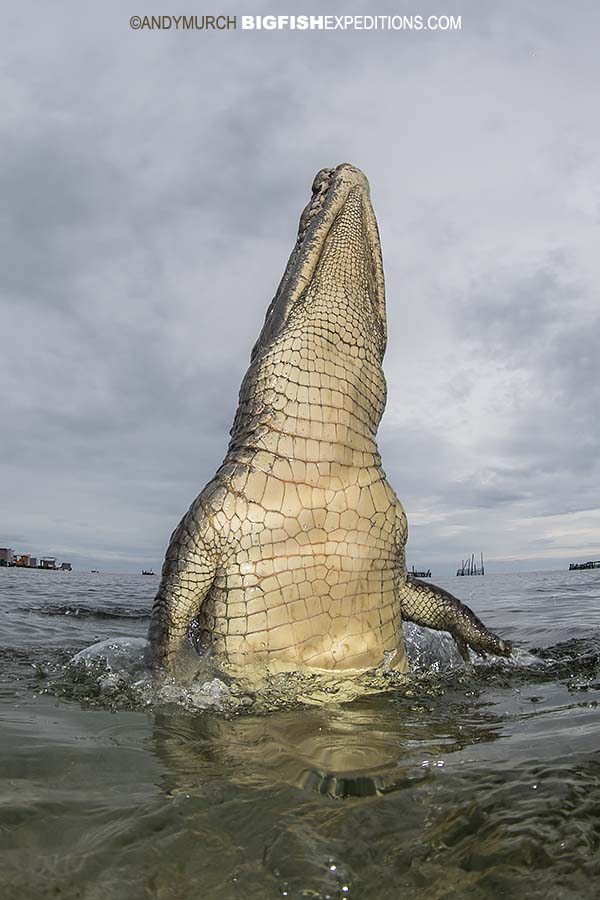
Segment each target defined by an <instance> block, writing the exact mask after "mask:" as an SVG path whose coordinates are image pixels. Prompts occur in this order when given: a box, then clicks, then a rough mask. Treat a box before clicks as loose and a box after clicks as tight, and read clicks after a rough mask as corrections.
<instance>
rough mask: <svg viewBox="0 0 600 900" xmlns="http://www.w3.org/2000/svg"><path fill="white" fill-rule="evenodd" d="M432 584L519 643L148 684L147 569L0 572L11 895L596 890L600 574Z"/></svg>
mask: <svg viewBox="0 0 600 900" xmlns="http://www.w3.org/2000/svg"><path fill="white" fill-rule="evenodd" d="M436 583H439V584H440V585H442V586H444V587H447V588H449V589H450V590H452V591H453V592H454V593H456V594H458V595H459V596H460V597H461V598H462V599H464V600H466V601H467V602H468V603H469V604H470V605H471V606H472V607H473V608H474V609H475V611H476V612H477V613H478V614H479V615H481V617H482V618H483V619H484V621H485V622H486V624H488V625H489V626H490V627H492V628H493V629H494V630H496V631H497V632H498V633H500V634H501V635H502V636H503V637H508V638H510V639H511V640H513V641H514V642H515V644H516V645H517V648H518V649H517V652H516V655H515V659H514V660H511V661H498V660H486V661H483V662H476V663H475V665H473V666H469V667H466V668H465V667H464V666H462V664H460V662H459V660H458V657H457V656H456V654H455V652H454V650H453V647H452V644H451V642H450V641H449V640H448V639H447V638H446V637H445V636H443V635H438V634H433V633H431V632H427V631H425V630H422V629H417V628H414V627H412V626H409V628H408V629H407V631H408V641H407V642H408V648H409V652H410V657H411V661H412V664H413V667H414V669H415V674H414V675H413V676H412V677H411V678H410V679H408V680H401V679H395V678H392V677H390V678H388V679H387V680H386V679H385V678H383V679H382V680H381V681H380V682H379V683H377V684H375V683H371V684H364V685H362V686H361V688H360V690H356V691H355V692H354V693H355V694H356V696H355V697H354V699H351V698H352V691H350V692H349V691H348V686H347V685H343V684H342V685H340V684H335V683H321V682H319V683H317V682H313V681H312V680H311V679H304V680H302V679H296V680H294V679H287V680H286V679H279V680H277V679H274V680H273V682H272V683H271V684H270V685H267V686H266V688H265V690H264V691H263V692H262V693H260V694H256V693H254V692H252V691H251V690H247V689H246V688H245V687H244V686H240V685H237V684H234V683H231V682H230V681H228V680H227V679H223V678H220V677H219V673H217V672H214V671H211V670H209V669H205V670H201V671H200V672H199V673H197V674H196V677H195V678H194V679H193V680H192V681H191V682H190V683H189V684H187V685H185V686H183V687H178V686H175V685H171V686H170V687H167V688H165V689H164V690H163V692H162V693H160V694H157V693H156V691H155V690H154V688H153V686H152V684H151V682H149V681H148V679H147V677H146V676H145V673H144V668H143V647H144V638H145V633H146V629H147V625H148V618H147V616H148V611H149V609H150V605H151V601H152V596H153V593H154V591H155V590H156V586H157V580H156V579H154V578H151V577H142V576H122V575H120V576H116V575H115V576H111V575H102V574H101V575H94V574H78V573H59V572H38V571H31V572H28V571H20V570H15V569H11V570H6V569H4V570H2V569H0V616H1V619H0V621H1V622H2V628H1V629H0V854H1V855H0V897H1V898H2V900H11V898H19V900H29V898H57V897H59V898H63V900H64V898H79V900H96V898H98V900H99V898H102V900H107V898H111V900H120V898H123V900H125V898H127V900H137V898H192V897H199V898H209V900H213V898H215V900H221V898H257V900H258V898H277V897H281V896H287V897H290V898H300V897H311V898H327V897H330V898H339V897H348V896H349V897H355V898H369V900H371V898H383V900H387V898H390V900H391V898H400V897H405V896H406V897H410V898H411V900H417V898H418V900H421V898H423V900H437V898H452V900H454V898H456V900H458V898H467V897H468V898H473V900H479V898H482V900H483V898H500V897H501V898H513V897H514V898H522V897H527V898H538V897H539V898H542V897H543V898H569V900H575V898H595V897H599V896H600V740H599V735H600V708H599V707H598V701H599V700H600V571H589V572H550V573H548V572H546V573H539V574H523V575H508V576H504V575H502V576H500V575H497V576H494V575H486V576H485V578H464V579H457V578H453V579H436ZM101 641H107V642H108V643H107V644H104V645H103V647H101V648H100V649H99V650H98V649H97V648H96V649H95V650H94V651H93V652H91V653H87V654H83V656H80V657H79V659H78V660H77V661H76V662H75V663H71V662H70V660H71V658H72V657H73V656H74V655H75V654H77V653H78V652H79V651H81V650H82V649H84V648H87V647H89V646H90V645H92V644H94V643H96V642H101ZM436 660H440V661H441V662H436ZM431 666H433V669H434V670H433V671H430V672H428V671H427V670H428V669H430V668H431ZM323 701H326V702H323Z"/></svg>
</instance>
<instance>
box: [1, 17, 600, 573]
mask: <svg viewBox="0 0 600 900" xmlns="http://www.w3.org/2000/svg"><path fill="white" fill-rule="evenodd" d="M146 7H147V11H148V13H151V12H155V13H164V12H165V9H164V7H161V4H160V3H158V0H156V2H151V3H150V4H149V5H148V4H146ZM146 7H145V9H146ZM459 7H460V8H457V9H456V14H461V13H462V15H463V30H462V31H461V32H460V33H455V34H452V35H451V34H448V33H447V34H444V35H442V34H435V35H434V34H433V33H430V34H428V35H427V34H424V33H421V34H417V33H412V34H411V33H408V32H406V33H404V34H402V35H394V34H362V35H361V34H358V33H357V34H352V35H349V34H347V35H340V34H317V33H314V34H311V35H302V34H299V33H296V34H292V33H280V34H276V35H273V34H268V33H266V32H264V33H256V34H253V35H250V34H248V33H242V32H240V31H238V32H235V33H232V34H229V35H226V34H223V35H206V34H205V35H185V34H175V33H170V34H166V33H165V34H159V33H141V32H140V33H134V32H132V31H131V30H130V29H129V28H128V25H127V20H128V15H127V14H126V11H124V10H123V7H122V4H119V3H117V2H109V3H106V4H104V5H103V7H102V11H101V13H100V11H98V12H97V13H95V14H94V15H90V17H86V16H81V14H80V8H79V7H77V6H76V4H75V3H74V2H71V0H68V2H66V3H64V4H60V5H59V6H57V7H55V8H53V9H52V11H51V14H50V12H49V11H48V12H47V13H43V12H40V10H39V9H38V8H37V7H35V8H34V5H33V4H29V3H27V2H24V3H23V4H21V5H20V6H19V10H18V11H17V12H16V13H15V15H14V16H13V18H12V22H11V23H6V37H7V38H8V41H7V47H6V54H5V59H6V64H7V68H8V70H9V71H12V72H13V73H14V76H15V77H14V78H13V80H12V81H9V83H8V85H7V90H6V94H7V103H6V113H5V115H3V121H2V123H0V128H1V129H2V132H3V141H2V147H3V163H2V167H1V168H2V173H3V176H2V177H3V181H2V190H3V211H2V214H1V218H0V228H1V230H2V237H3V239H4V244H5V247H6V248H7V251H8V252H7V262H8V264H7V266H6V267H5V280H4V285H3V296H2V300H1V302H2V312H1V314H0V315H1V319H0V321H1V323H2V325H1V327H2V334H1V336H0V348H1V352H0V402H1V404H2V409H3V416H4V418H3V426H2V427H3V434H2V484H3V489H2V496H3V503H2V507H1V508H0V543H3V541H4V540H9V539H10V540H11V541H14V543H17V541H19V542H20V545H21V546H22V547H23V549H26V548H27V547H30V548H31V549H32V550H33V551H35V552H37V553H38V554H40V553H43V552H49V553H51V552H57V553H58V552H60V553H61V554H64V555H65V556H67V558H68V557H69V556H71V557H72V558H73V559H74V560H80V561H81V563H80V564H81V565H90V566H91V565H92V564H93V561H97V563H98V564H99V565H101V566H102V567H103V568H110V567H111V566H113V567H116V568H120V569H123V568H127V569H132V570H136V569H138V568H140V566H141V565H142V564H144V565H153V566H154V567H155V568H157V567H158V565H159V564H160V559H161V556H162V553H163V551H164V545H165V542H166V540H167V538H168V535H169V533H170V531H171V529H172V528H173V527H174V525H175V524H176V522H177V519H178V517H179V516H180V515H181V513H182V512H183V511H184V510H185V508H186V507H187V505H188V504H189V502H190V501H191V500H192V498H193V496H194V495H195V493H196V492H197V491H198V490H199V489H200V488H201V487H202V485H203V483H204V482H205V481H206V480H208V479H209V478H210V477H211V475H212V473H213V472H214V469H215V467H216V466H217V465H218V464H219V462H220V460H221V458H222V456H223V454H224V452H225V448H226V445H227V439H228V437H227V432H228V430H229V426H230V424H231V420H232V418H233V413H234V410H235V405H236V400H237V391H238V387H239V383H240V381H241V378H242V376H243V373H244V371H245V368H246V366H247V362H248V358H249V353H250V349H251V346H252V344H253V342H254V340H255V338H256V336H257V334H258V331H259V329H260V326H261V323H262V319H263V317H264V313H265V310H266V307H267V305H268V303H269V301H270V299H271V297H272V295H273V292H274V290H275V289H276V286H277V283H278V281H279V278H280V276H281V273H282V271H283V268H284V265H285V262H286V260H287V256H288V254H289V251H290V249H291V246H292V244H293V241H294V238H295V233H296V227H297V222H298V217H299V215H300V212H301V209H302V207H303V205H304V204H305V203H306V201H307V199H308V196H309V191H310V182H311V179H312V177H313V175H314V174H315V172H316V171H317V170H318V169H319V168H321V167H322V166H324V165H332V164H336V163H338V162H341V161H342V160H349V161H351V162H355V163H356V164H358V165H361V166H362V167H363V168H364V169H365V170H366V172H367V174H368V175H369V177H370V180H371V184H372V193H373V198H374V203H375V208H376V212H377V213H378V217H379V222H380V227H381V233H382V239H383V250H384V258H385V264H386V277H387V284H388V304H389V320H390V343H389V350H388V355H387V358H386V363H385V365H386V375H387V378H388V383H389V385H390V403H389V409H388V413H387V415H386V418H385V419H384V422H383V423H382V427H381V448H382V454H383V460H384V466H385V468H386V471H387V472H388V474H389V476H390V479H391V481H392V483H393V484H394V486H395V487H396V489H397V491H398V493H399V496H400V497H401V499H402V500H403V501H404V503H405V505H406V508H407V510H408V512H409V515H410V516H411V517H412V519H411V529H410V534H411V537H410V544H409V561H410V560H411V554H412V557H413V559H414V561H415V562H417V563H418V562H419V561H420V559H421V557H422V558H423V559H422V561H423V562H426V561H427V560H428V559H429V560H431V561H432V562H435V564H436V565H438V566H440V567H441V568H442V569H443V568H445V569H446V571H451V570H452V569H453V568H454V566H455V565H456V563H457V562H458V561H459V559H460V558H461V555H464V554H465V553H466V552H469V549H472V550H476V549H478V547H479V546H480V545H482V546H483V545H484V544H485V546H484V549H486V550H488V549H489V551H490V553H492V551H495V555H496V556H497V557H498V559H497V562H496V565H498V566H501V565H502V560H503V559H506V560H509V559H510V558H512V557H515V556H516V555H519V556H521V557H522V556H523V555H524V554H525V555H527V553H528V552H530V555H531V558H532V559H536V560H538V561H539V560H541V561H542V563H543V564H544V565H553V564H559V562H560V561H561V560H563V556H564V554H563V551H564V552H565V553H566V552H567V550H568V551H569V552H571V549H572V547H573V546H574V542H575V541H576V538H575V537H572V536H573V535H575V534H576V527H579V525H577V526H574V525H573V524H572V523H573V521H575V519H577V516H579V517H580V519H581V517H582V516H585V513H584V511H585V510H586V509H589V508H596V507H598V506H599V505H600V498H599V497H598V492H597V489H596V487H595V485H597V484H598V483H599V479H598V462H597V459H596V457H597V450H596V448H597V446H598V438H599V434H598V425H597V422H598V416H597V415H594V413H593V410H594V409H597V406H598V385H599V384H600V379H599V378H598V375H599V374H600V373H599V372H598V362H597V354H596V352H595V336H596V334H597V324H598V322H597V313H596V308H597V300H596V298H597V283H598V276H599V273H598V271H597V268H596V260H595V255H594V254H593V253H591V252H590V251H589V249H588V248H589V245H590V243H591V242H592V237H591V234H592V232H591V230H590V229H591V224H592V223H593V222H594V223H597V215H598V204H597V201H594V199H593V190H592V188H591V186H592V185H593V184H595V183H596V182H595V174H594V173H595V171H596V169H595V166H596V165H597V164H596V162H595V161H596V160H597V159H598V158H599V157H598V153H597V150H598V143H599V142H600V131H599V130H598V128H597V125H596V123H595V121H594V120H593V118H592V117H591V116H590V112H589V111H590V109H591V108H593V101H594V100H595V95H594V85H595V84H596V83H597V79H598V75H599V74H600V72H599V71H598V68H599V64H598V59H597V54H596V48H595V43H594V40H593V35H594V33H596V31H597V23H598V12H597V10H596V9H595V8H593V7H591V6H590V7H585V9H584V8H582V10H581V12H580V14H579V15H577V16H570V17H568V20H566V19H565V14H564V8H563V7H562V5H560V4H558V3H549V4H544V9H543V12H542V11H541V10H540V8H539V7H537V6H536V5H535V4H529V5H528V4H525V6H524V5H523V4H516V3H515V4H512V3H509V4H504V5H503V7H502V8H499V7H498V6H497V4H494V3H487V2H485V3H460V4H459ZM280 9H281V11H282V12H285V11H287V12H297V10H293V9H292V8H291V6H290V4H289V3H284V4H283V5H280ZM133 11H135V10H132V12H133ZM261 11H262V12H272V9H270V8H268V6H267V5H265V3H259V4H258V5H257V6H256V8H255V12H256V13H260V12H261ZM278 11H279V10H278ZM347 11H348V12H351V11H354V12H357V13H363V12H364V9H363V8H362V7H361V6H360V4H359V3H358V2H350V3H349V4H348V5H347ZM380 11H381V12H396V11H397V10H396V9H395V8H394V7H393V4H391V3H388V2H384V4H383V6H382V7H380ZM34 20H35V22H36V28H35V31H32V29H31V24H30V23H31V22H32V21H34ZM515 23H518V28H517V27H516V24H515ZM11 29H12V30H11ZM534 51H535V56H534V55H533V53H534ZM57 60H60V65H58V64H57ZM7 322H8V323H10V332H8V331H7V325H6V323H7ZM7 422H8V427H7ZM586 503H587V506H586V505H585V504H586ZM556 514H558V515H559V519H560V522H561V524H559V525H557V524H556V521H555V520H554V519H553V524H552V527H550V526H546V525H545V524H544V523H545V522H546V518H545V517H549V516H554V515H556ZM581 521H583V519H581ZM577 522H580V520H579V519H577ZM585 522H586V523H587V524H585V528H587V529H588V531H589V530H591V526H590V525H589V523H588V520H587V519H586V520H585ZM580 524H581V523H580ZM581 527H584V526H581ZM544 528H546V531H544V530H543V529H544ZM553 529H554V530H553ZM555 531H556V533H555ZM542 532H543V535H544V536H542V537H540V534H541V533H542ZM587 533H588V532H586V534H587ZM2 535H5V537H4V538H2ZM11 536H12V537H11ZM540 541H541V543H540ZM542 551H544V552H545V551H548V554H549V555H548V556H544V554H543V553H542ZM506 564H507V565H508V564H509V563H506ZM561 564H562V563H561Z"/></svg>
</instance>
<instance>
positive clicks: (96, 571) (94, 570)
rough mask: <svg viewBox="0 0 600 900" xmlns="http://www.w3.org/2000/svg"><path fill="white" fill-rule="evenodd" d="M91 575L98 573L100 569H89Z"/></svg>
mask: <svg viewBox="0 0 600 900" xmlns="http://www.w3.org/2000/svg"><path fill="white" fill-rule="evenodd" d="M90 572H91V573H92V575H98V574H99V573H100V569H90Z"/></svg>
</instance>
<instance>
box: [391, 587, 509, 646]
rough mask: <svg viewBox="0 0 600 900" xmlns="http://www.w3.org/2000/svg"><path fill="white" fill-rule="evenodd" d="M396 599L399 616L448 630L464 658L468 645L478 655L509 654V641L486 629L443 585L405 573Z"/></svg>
mask: <svg viewBox="0 0 600 900" xmlns="http://www.w3.org/2000/svg"><path fill="white" fill-rule="evenodd" d="M399 599H400V606H401V610H402V618H403V619H405V620H408V621H409V622H414V623H415V625H424V626H425V627H426V628H435V629H436V630H437V631H448V632H450V634H451V635H452V637H453V638H454V640H455V641H456V645H457V647H458V651H459V653H460V655H461V656H462V658H463V659H464V660H468V657H469V654H468V649H467V648H468V647H472V648H473V650H474V651H475V652H476V653H478V654H479V655H480V656H485V654H486V653H493V654H495V655H496V656H510V654H511V651H512V646H511V644H510V642H509V641H503V640H501V639H500V638H499V637H498V636H497V635H495V634H493V632H491V631H489V630H488V629H487V628H486V627H485V625H484V624H483V622H482V621H481V620H480V619H478V618H477V616H476V615H475V613H474V612H473V610H472V609H469V607H468V606H466V605H465V604H464V603H461V602H460V600H458V599H457V598H456V597H453V596H452V594H450V593H448V591H445V590H444V589H443V588H439V587H436V586H435V584H428V583H427V582H425V581H420V580H419V579H418V578H412V577H411V576H407V577H406V581H405V582H404V583H403V584H401V586H400V590H399Z"/></svg>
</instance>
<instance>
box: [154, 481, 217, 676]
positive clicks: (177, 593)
mask: <svg viewBox="0 0 600 900" xmlns="http://www.w3.org/2000/svg"><path fill="white" fill-rule="evenodd" d="M218 557H219V549H218V539H217V534H216V531H215V528H214V526H213V522H212V516H211V514H210V512H209V511H208V510H207V509H206V507H205V505H204V504H203V502H202V500H201V498H198V499H197V500H196V501H195V503H194V504H193V505H192V507H191V509H190V510H189V512H188V513H187V514H186V515H185V516H184V518H183V519H182V521H181V522H180V523H179V525H178V526H177V528H176V529H175V531H174V532H173V534H172V535H171V542H170V544H169V549H168V550H167V555H166V558H165V564H164V566H163V570H162V578H161V582H160V585H159V588H158V593H157V595H156V598H155V600H154V606H153V608H152V615H151V618H150V630H149V633H148V639H149V642H150V654H149V664H150V666H151V667H152V668H155V669H161V670H164V671H167V672H173V671H174V669H175V668H176V666H177V664H178V660H179V659H182V658H183V657H185V655H186V650H188V649H190V648H191V645H190V644H189V642H188V630H189V627H190V625H191V623H192V622H193V620H194V618H195V617H196V616H197V615H198V614H199V612H200V609H201V606H202V603H203V602H204V600H205V599H206V597H207V595H208V593H209V591H210V589H211V587H212V585H213V581H214V577H215V573H216V569H217V562H218Z"/></svg>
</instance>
